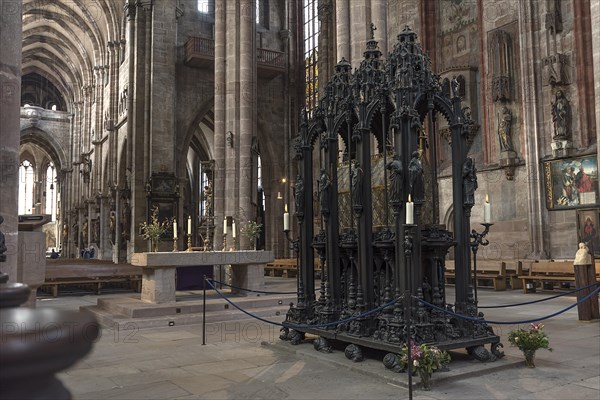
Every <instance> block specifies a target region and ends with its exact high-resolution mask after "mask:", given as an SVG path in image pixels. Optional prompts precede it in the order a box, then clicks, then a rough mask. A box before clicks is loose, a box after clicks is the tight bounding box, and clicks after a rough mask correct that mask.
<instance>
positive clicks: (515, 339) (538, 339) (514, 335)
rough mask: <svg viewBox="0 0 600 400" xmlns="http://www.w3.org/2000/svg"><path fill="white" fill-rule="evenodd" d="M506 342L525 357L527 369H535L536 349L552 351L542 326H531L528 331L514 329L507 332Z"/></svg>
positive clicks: (540, 324)
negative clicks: (516, 348)
mask: <svg viewBox="0 0 600 400" xmlns="http://www.w3.org/2000/svg"><path fill="white" fill-rule="evenodd" d="M508 341H509V342H510V344H511V345H513V346H516V347H518V348H519V350H521V351H522V352H523V355H524V356H525V364H526V365H527V366H528V367H529V368H535V363H534V358H535V351H536V350H537V349H548V350H549V351H552V348H551V347H550V342H549V340H548V336H547V335H546V333H545V332H544V324H542V323H539V324H531V326H530V328H529V330H525V329H515V330H512V331H510V332H509V334H508Z"/></svg>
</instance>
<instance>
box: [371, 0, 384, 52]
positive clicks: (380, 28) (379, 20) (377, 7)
mask: <svg viewBox="0 0 600 400" xmlns="http://www.w3.org/2000/svg"><path fill="white" fill-rule="evenodd" d="M387 5H388V2H387V1H386V0H371V22H373V23H374V24H375V27H376V28H377V30H376V31H375V40H377V42H378V43H377V44H378V45H379V50H381V53H382V54H383V58H387V54H388V45H387V38H388V33H387ZM367 22H368V21H367Z"/></svg>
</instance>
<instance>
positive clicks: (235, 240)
mask: <svg viewBox="0 0 600 400" xmlns="http://www.w3.org/2000/svg"><path fill="white" fill-rule="evenodd" d="M234 250H237V236H234V237H233V247H230V248H229V251H234Z"/></svg>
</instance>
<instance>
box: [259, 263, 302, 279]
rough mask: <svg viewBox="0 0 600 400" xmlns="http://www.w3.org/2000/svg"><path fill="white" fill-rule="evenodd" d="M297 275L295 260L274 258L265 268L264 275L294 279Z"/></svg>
mask: <svg viewBox="0 0 600 400" xmlns="http://www.w3.org/2000/svg"><path fill="white" fill-rule="evenodd" d="M297 274H298V268H297V266H296V259H295V258H276V259H275V260H274V261H273V262H270V263H267V265H266V266H265V275H267V276H282V277H284V278H294V277H295V276H296V275H297Z"/></svg>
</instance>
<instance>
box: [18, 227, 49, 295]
mask: <svg viewBox="0 0 600 400" xmlns="http://www.w3.org/2000/svg"><path fill="white" fill-rule="evenodd" d="M45 280H46V234H45V233H44V232H35V231H32V232H19V258H18V269H17V279H16V280H14V281H16V282H23V283H25V284H26V285H28V286H29V288H30V289H31V292H30V294H29V299H28V300H27V302H26V303H25V304H24V306H26V307H35V298H36V292H37V288H38V287H40V286H41V285H42V284H43V283H44V281H45Z"/></svg>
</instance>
